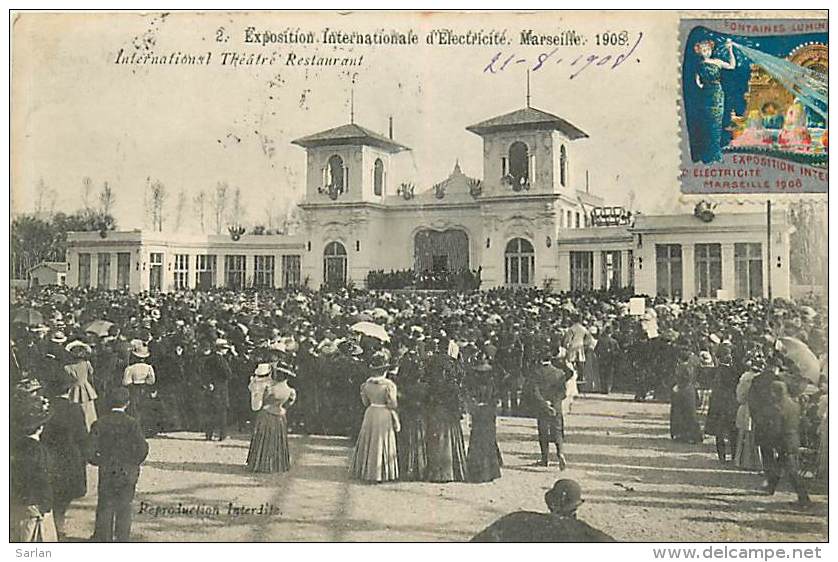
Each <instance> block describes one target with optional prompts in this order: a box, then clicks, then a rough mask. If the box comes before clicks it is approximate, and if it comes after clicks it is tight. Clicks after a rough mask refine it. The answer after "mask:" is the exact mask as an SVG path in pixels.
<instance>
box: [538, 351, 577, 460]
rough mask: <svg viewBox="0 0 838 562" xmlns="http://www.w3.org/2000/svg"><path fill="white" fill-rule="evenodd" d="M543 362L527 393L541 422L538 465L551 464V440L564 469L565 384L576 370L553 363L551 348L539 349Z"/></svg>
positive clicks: (539, 422) (539, 425) (539, 423)
mask: <svg viewBox="0 0 838 562" xmlns="http://www.w3.org/2000/svg"><path fill="white" fill-rule="evenodd" d="M540 352H541V353H540V356H541V364H540V365H539V366H538V367H537V368H536V372H535V373H534V375H533V377H532V378H531V379H530V380H529V381H528V384H529V385H530V390H529V392H528V394H529V396H530V400H531V401H532V406H533V408H534V409H535V415H536V420H537V422H538V445H539V447H540V448H541V460H540V461H539V462H538V465H539V466H547V465H548V455H549V452H550V443H551V442H552V443H555V445H556V456H557V457H558V460H559V468H560V469H561V470H564V469H565V466H566V464H567V463H566V462H565V458H564V455H563V454H562V442H563V437H564V435H563V434H564V419H563V417H562V400H564V399H565V395H566V394H565V390H566V386H565V385H566V383H567V381H568V380H569V379H570V378H571V376H572V375H573V373H571V372H570V371H569V370H567V371H566V370H562V369H559V368H557V367H556V366H554V365H553V363H552V353H551V350H550V348H549V347H542V348H541V350H540Z"/></svg>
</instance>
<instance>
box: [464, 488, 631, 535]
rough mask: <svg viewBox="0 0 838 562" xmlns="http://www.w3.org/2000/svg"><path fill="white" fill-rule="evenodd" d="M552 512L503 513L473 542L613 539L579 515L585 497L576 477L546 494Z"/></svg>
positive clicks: (545, 498)
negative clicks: (577, 515)
mask: <svg viewBox="0 0 838 562" xmlns="http://www.w3.org/2000/svg"><path fill="white" fill-rule="evenodd" d="M544 501H545V502H546V503H547V509H549V510H550V513H537V512H534V511H516V512H514V513H510V514H509V515H504V516H503V517H501V518H500V519H498V520H497V521H495V522H494V523H492V524H491V525H489V526H488V527H486V528H485V529H483V530H482V531H480V532H479V533H477V534H476V535H475V536H474V537H473V538H472V539H471V542H614V537H612V536H610V535H608V534H606V533H603V532H602V531H600V530H599V529H595V528H594V527H592V526H590V525H589V524H587V523H585V522H584V521H580V520H579V519H577V518H576V511H577V510H578V509H579V506H581V505H582V503H583V502H584V501H585V500H583V499H582V488H581V487H580V486H579V484H578V483H577V482H576V481H575V480H570V479H560V480H557V481H556V482H555V484H553V487H552V488H550V490H548V491H547V493H546V494H544Z"/></svg>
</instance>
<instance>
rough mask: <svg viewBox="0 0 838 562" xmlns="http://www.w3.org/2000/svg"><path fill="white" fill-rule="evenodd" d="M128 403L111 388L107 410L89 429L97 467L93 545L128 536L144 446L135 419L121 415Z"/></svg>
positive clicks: (125, 393) (124, 390) (145, 453)
mask: <svg viewBox="0 0 838 562" xmlns="http://www.w3.org/2000/svg"><path fill="white" fill-rule="evenodd" d="M128 403H129V393H128V389H127V388H116V389H114V391H113V394H112V395H111V411H110V412H109V413H107V414H105V415H104V416H102V417H101V418H99V419H98V420H96V422H94V424H93V427H92V428H91V429H90V443H91V450H92V455H91V458H90V464H93V465H95V466H98V467H99V488H98V498H97V503H96V526H95V531H94V533H93V540H94V541H96V542H114V541H116V542H127V541H128V540H129V539H130V537H131V502H132V501H133V499H134V492H135V489H136V487H137V480H138V479H139V477H140V465H141V464H142V463H143V461H145V459H146V457H147V456H148V443H147V442H146V440H145V436H144V435H143V430H142V428H141V427H140V424H139V423H138V422H137V420H135V419H134V418H132V417H131V416H129V415H128V414H126V413H125V410H126V408H127V407H128Z"/></svg>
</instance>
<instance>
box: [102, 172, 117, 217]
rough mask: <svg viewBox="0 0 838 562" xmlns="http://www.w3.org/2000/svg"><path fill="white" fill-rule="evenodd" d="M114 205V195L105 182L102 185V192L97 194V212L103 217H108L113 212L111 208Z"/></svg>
mask: <svg viewBox="0 0 838 562" xmlns="http://www.w3.org/2000/svg"><path fill="white" fill-rule="evenodd" d="M115 203H116V195H114V192H113V188H112V187H111V186H110V184H109V183H108V182H107V180H106V181H105V183H104V184H103V185H102V190H101V191H100V192H99V210H100V211H102V214H103V215H110V214H112V212H113V206H114V204H115Z"/></svg>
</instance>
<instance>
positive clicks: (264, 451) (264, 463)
mask: <svg viewBox="0 0 838 562" xmlns="http://www.w3.org/2000/svg"><path fill="white" fill-rule="evenodd" d="M289 468H291V453H290V451H289V450H288V425H287V423H286V421H285V415H284V414H281V415H277V414H271V413H268V412H266V411H264V410H263V411H260V412H259V414H257V416H256V424H255V425H254V427H253V437H252V438H251V439H250V449H249V450H248V451H247V469H248V470H249V471H250V472H287V471H288V469H289Z"/></svg>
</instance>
